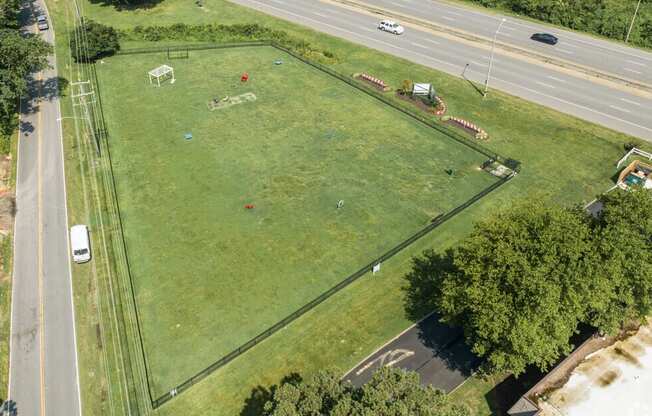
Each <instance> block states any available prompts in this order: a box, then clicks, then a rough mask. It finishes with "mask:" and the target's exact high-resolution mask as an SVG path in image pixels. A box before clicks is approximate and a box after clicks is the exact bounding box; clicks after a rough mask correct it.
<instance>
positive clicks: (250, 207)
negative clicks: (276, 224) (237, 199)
mask: <svg viewBox="0 0 652 416" xmlns="http://www.w3.org/2000/svg"><path fill="white" fill-rule="evenodd" d="M244 207H245V208H246V209H254V208H255V207H254V205H253V204H247V205H245V206H244Z"/></svg>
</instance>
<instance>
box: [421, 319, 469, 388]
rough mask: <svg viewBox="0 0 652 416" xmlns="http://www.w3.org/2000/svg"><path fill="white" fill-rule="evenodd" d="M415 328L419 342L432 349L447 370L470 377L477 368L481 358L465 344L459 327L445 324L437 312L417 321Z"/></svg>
mask: <svg viewBox="0 0 652 416" xmlns="http://www.w3.org/2000/svg"><path fill="white" fill-rule="evenodd" d="M417 329H418V331H419V332H418V336H419V340H420V341H421V343H422V344H423V345H424V346H426V347H427V348H429V349H430V350H432V352H433V355H434V356H436V357H437V358H438V359H439V360H440V361H442V362H443V363H444V365H445V366H446V368H448V369H449V370H452V371H456V372H458V373H460V374H462V375H463V376H465V377H470V376H471V375H472V374H473V373H474V372H475V371H476V370H477V369H478V368H479V366H480V363H481V362H482V359H481V358H480V357H478V356H477V355H475V354H474V353H473V352H472V351H471V348H470V347H469V346H468V345H467V344H466V339H465V337H464V332H463V330H462V328H461V327H454V326H449V325H446V324H445V323H442V322H441V321H440V318H439V315H438V314H436V313H433V314H432V315H430V316H428V317H427V318H426V319H424V320H423V321H421V322H419V323H418V324H417Z"/></svg>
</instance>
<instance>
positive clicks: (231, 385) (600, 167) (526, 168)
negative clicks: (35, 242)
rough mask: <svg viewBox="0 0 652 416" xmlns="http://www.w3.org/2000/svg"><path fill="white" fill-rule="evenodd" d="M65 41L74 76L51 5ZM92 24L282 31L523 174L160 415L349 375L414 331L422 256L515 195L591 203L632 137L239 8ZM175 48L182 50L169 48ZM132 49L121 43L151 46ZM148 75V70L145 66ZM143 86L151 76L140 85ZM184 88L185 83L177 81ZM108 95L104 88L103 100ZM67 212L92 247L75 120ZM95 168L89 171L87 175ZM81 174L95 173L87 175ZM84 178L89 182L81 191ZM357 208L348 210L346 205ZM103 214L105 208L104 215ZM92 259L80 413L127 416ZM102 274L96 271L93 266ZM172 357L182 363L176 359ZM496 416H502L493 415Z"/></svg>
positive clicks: (120, 14)
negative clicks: (412, 284)
mask: <svg viewBox="0 0 652 416" xmlns="http://www.w3.org/2000/svg"><path fill="white" fill-rule="evenodd" d="M47 3H48V7H49V9H50V12H51V13H52V16H53V23H54V25H53V26H54V27H55V30H56V32H57V38H56V39H57V45H56V46H57V56H58V66H59V71H60V74H61V75H62V76H64V77H66V78H68V79H74V76H73V75H72V74H71V73H70V68H72V67H74V66H71V65H70V60H69V58H68V57H69V54H68V43H67V42H68V37H67V30H68V29H69V28H70V27H71V23H70V22H71V16H73V15H74V13H75V12H74V10H72V9H71V7H70V3H69V2H61V1H55V0H47ZM80 3H81V5H82V7H83V12H84V13H85V15H86V16H87V17H89V18H92V19H94V20H96V21H100V22H102V23H105V24H109V25H113V26H115V27H119V28H121V29H128V28H130V27H133V26H135V25H143V24H172V23H176V22H185V23H189V24H190V23H192V24H196V23H223V24H231V23H254V22H255V23H259V24H263V25H266V26H269V27H273V28H275V29H280V30H285V31H287V32H288V33H290V34H291V35H292V36H295V37H298V38H301V39H305V40H307V41H308V42H311V43H312V44H313V45H315V46H316V47H319V48H324V49H327V50H330V51H332V52H333V53H334V54H335V56H336V57H337V59H336V62H335V63H334V64H333V65H332V66H333V68H335V69H336V70H338V71H339V72H342V73H345V74H351V73H354V72H363V71H364V72H369V73H371V74H373V75H375V76H378V77H380V78H383V79H384V80H386V81H387V82H389V83H390V84H391V85H392V86H394V87H396V86H399V85H400V82H401V81H402V80H403V79H406V78H410V79H413V80H423V81H430V82H432V83H433V84H435V85H436V86H437V88H438V91H439V92H440V93H441V94H442V95H443V97H444V99H445V100H446V103H447V105H448V106H449V114H451V115H456V116H460V117H463V118H466V119H469V120H471V121H473V122H475V123H476V124H479V125H480V126H481V127H483V128H484V129H485V130H487V131H488V132H489V134H490V139H489V142H488V143H487V146H489V147H490V148H492V149H495V150H496V151H498V152H500V153H503V154H506V155H509V156H511V157H514V158H516V159H519V160H520V161H522V162H523V170H522V172H521V174H520V175H519V176H518V177H517V178H516V179H515V180H513V181H512V182H511V183H510V184H509V185H508V186H506V187H503V188H501V189H499V190H498V191H496V192H495V193H493V194H492V196H490V197H489V198H485V199H484V200H483V201H481V202H480V203H478V204H476V205H474V206H472V207H470V208H469V209H468V210H466V211H464V212H463V213H462V214H460V215H459V216H458V217H456V218H454V219H453V220H451V221H449V222H448V223H446V224H444V225H443V226H442V227H440V228H438V229H437V231H436V232H433V233H431V234H429V235H428V236H426V237H424V238H423V239H422V240H420V241H418V242H417V243H416V244H415V245H413V246H412V247H410V248H408V249H406V250H405V251H404V252H402V253H400V254H399V255H397V256H396V257H394V258H392V259H391V260H390V261H389V262H386V263H385V264H384V265H383V271H382V273H381V275H379V276H376V277H374V278H369V279H367V278H364V279H361V280H359V281H357V282H355V283H354V284H352V285H351V286H349V287H348V288H347V289H346V290H343V291H341V292H340V293H338V294H337V295H335V296H334V297H332V298H331V299H330V300H329V301H328V302H326V303H324V304H321V305H320V306H318V307H317V308H316V309H315V310H314V311H313V312H310V313H308V314H307V315H305V316H304V317H302V318H301V319H299V320H297V321H295V322H294V323H293V324H292V325H290V326H288V327H287V328H285V329H284V330H283V331H280V332H279V333H277V334H276V335H274V336H272V337H271V338H269V339H268V340H266V341H265V342H264V344H263V345H264V348H254V349H253V350H251V351H249V352H247V353H246V354H245V355H243V356H242V357H240V358H239V359H237V360H235V361H233V362H231V363H230V364H229V365H227V366H225V367H224V368H222V369H220V370H219V371H217V372H215V373H214V374H213V375H211V376H210V377H208V378H207V379H206V380H204V381H203V382H201V383H199V384H197V385H196V386H194V387H193V388H192V389H190V390H188V391H187V392H184V393H183V394H181V395H180V396H178V397H176V398H174V399H173V400H172V401H170V402H169V403H168V404H166V405H164V406H163V407H162V408H160V409H158V410H157V411H156V412H154V413H155V414H156V415H164V416H177V415H179V414H183V415H197V416H199V415H201V416H205V415H223V416H233V415H238V414H242V415H257V414H259V412H257V409H259V406H260V404H261V403H262V402H263V401H264V399H265V398H266V397H267V395H268V393H269V389H270V387H271V386H273V385H274V384H276V383H278V382H279V381H280V380H281V379H282V378H283V377H285V376H287V375H288V374H290V373H295V372H296V373H299V374H301V375H302V376H304V377H305V376H308V375H310V374H311V373H313V372H314V371H316V370H318V369H321V368H324V367H329V366H330V367H335V368H336V369H339V370H340V371H342V373H343V372H344V371H346V370H347V369H348V368H350V367H352V366H353V365H354V364H356V363H357V362H359V361H360V360H361V359H362V358H364V357H365V356H366V355H368V354H369V353H370V352H372V351H373V350H374V349H375V348H377V347H379V346H380V345H382V344H383V343H384V342H385V341H386V340H387V339H389V338H391V337H393V336H395V335H396V334H397V333H398V332H400V331H401V330H403V329H404V328H405V327H407V326H408V325H409V324H410V323H411V320H410V319H409V318H408V317H406V314H405V311H404V307H403V296H404V294H403V292H402V290H401V287H402V286H403V285H404V284H405V281H404V279H403V276H404V275H405V273H407V272H408V271H409V269H410V266H411V258H412V256H415V255H419V253H421V252H422V251H423V250H425V249H435V250H437V251H440V250H443V249H445V248H446V247H450V246H451V245H454V244H455V243H456V242H457V241H459V239H460V238H463V237H464V236H465V235H466V234H467V233H468V232H469V231H470V229H471V227H472V225H473V222H475V221H477V220H478V219H481V218H483V217H485V216H486V215H487V214H488V213H490V212H492V211H495V210H497V209H500V208H501V207H502V206H505V205H508V204H510V201H512V200H514V199H515V198H539V199H542V200H543V199H544V198H548V199H550V200H553V201H556V202H559V203H562V204H575V203H582V202H588V201H589V200H591V199H593V197H594V196H595V195H596V194H597V193H599V192H602V191H604V190H605V189H607V188H608V187H610V186H612V185H613V182H612V181H611V178H612V177H613V175H614V174H615V162H616V161H617V160H618V159H619V158H620V157H621V156H622V154H623V148H622V144H623V143H624V142H625V141H629V140H631V138H630V137H628V136H626V135H623V134H620V133H617V132H614V131H611V130H609V129H606V128H603V127H600V126H597V125H593V124H590V123H587V122H584V121H582V120H579V119H576V118H574V117H571V116H567V115H564V114H561V113H559V112H556V111H553V110H551V109H548V108H544V107H542V106H539V105H535V104H532V103H529V102H527V101H524V100H521V99H518V98H515V97H512V96H509V95H507V94H503V93H501V92H499V91H492V93H491V94H490V95H489V96H488V98H487V99H484V100H483V99H481V98H480V97H479V96H478V95H477V93H476V92H475V90H474V89H473V88H472V87H471V86H470V85H469V84H468V83H467V82H466V81H464V80H461V79H458V78H456V77H452V76H449V75H447V74H444V73H442V72H439V71H437V70H436V69H432V68H427V67H424V66H420V65H415V64H414V63H412V62H409V61H406V60H403V59H400V58H396V57H394V56H391V55H388V54H385V53H382V52H379V51H375V50H373V49H369V48H365V47H362V46H360V45H356V44H353V43H350V42H347V41H344V40H341V39H338V38H335V37H332V36H327V35H324V34H322V33H318V32H315V31H313V30H310V29H307V28H305V27H302V26H300V25H295V24H292V23H288V22H286V21H283V20H279V19H275V18H273V17H270V16H267V15H264V14H261V13H258V12H255V11H253V10H251V9H247V8H243V7H239V6H236V5H234V4H232V3H229V2H228V1H225V0H205V1H204V4H205V7H204V8H203V9H199V8H197V7H196V6H195V5H194V3H193V2H188V1H186V0H164V1H162V2H161V3H159V4H157V5H156V6H155V7H151V8H146V9H139V10H123V11H119V10H116V9H115V8H113V7H109V6H103V5H102V3H89V2H88V1H81V2H80ZM167 43H180V42H179V41H173V42H171V41H167ZM148 45H156V44H152V43H149V44H148V43H142V42H137V43H135V42H130V43H128V44H125V45H123V46H124V47H129V46H148ZM148 69H149V68H148ZM141 80H142V82H146V77H145V75H144V73H143V74H142V78H141ZM179 82H181V81H179ZM105 92H107V93H108V91H105ZM62 106H63V111H64V115H71V112H72V106H71V105H70V101H69V100H64V101H63V102H62ZM63 124H64V143H65V151H66V175H67V187H68V198H69V200H68V206H69V210H70V213H69V215H70V216H71V221H76V222H87V223H90V224H94V226H95V227H96V229H97V230H98V232H97V233H94V237H93V238H94V246H95V247H99V245H100V243H101V240H97V238H98V235H99V230H100V229H101V228H100V227H101V221H100V220H98V214H97V213H96V211H95V208H94V203H93V204H91V207H90V208H91V209H90V210H89V207H88V206H87V203H88V200H89V201H90V202H93V201H95V196H96V194H97V193H98V192H100V193H101V191H98V189H97V188H96V187H94V186H93V181H92V180H91V179H92V175H89V174H88V172H93V168H92V167H93V166H95V165H96V164H97V163H96V162H97V161H96V160H95V155H94V153H93V151H92V148H91V147H90V145H85V146H79V140H78V139H77V137H78V136H77V135H76V131H75V129H74V126H73V123H72V121H71V120H68V119H67V120H64V122H63ZM89 166H90V168H89ZM84 169H86V172H87V174H86V175H84ZM85 181H86V184H85V183H84V182H85ZM348 205H349V204H348V203H347V206H348ZM98 211H99V210H98ZM100 254H101V253H99V252H98V251H97V250H96V251H95V255H96V256H95V260H96V262H94V263H92V264H90V265H89V266H88V267H86V268H83V270H81V269H75V270H73V278H74V280H73V284H74V293H75V307H76V309H77V313H76V316H77V334H78V344H79V358H80V379H81V390H82V404H83V406H84V413H85V414H93V415H100V414H107V415H114V414H125V412H124V411H123V410H121V409H123V406H124V404H125V402H126V397H127V395H126V393H125V391H126V390H127V388H126V387H123V384H124V382H125V381H124V380H123V379H124V372H123V370H122V369H121V366H120V363H119V361H120V358H121V351H124V349H123V350H121V347H120V342H124V341H125V339H123V338H122V337H119V336H117V335H116V334H115V333H114V332H113V331H114V330H113V327H114V326H116V325H118V324H119V318H118V317H117V316H116V314H115V309H114V308H115V307H116V305H115V302H117V304H118V306H119V299H116V298H115V297H114V295H113V294H112V293H111V288H110V285H111V281H112V280H111V276H112V273H114V270H113V266H114V265H113V264H112V259H111V257H110V256H109V258H106V256H103V255H102V256H100ZM96 268H97V269H96ZM169 359H170V360H173V359H175V358H172V357H171V358H169ZM493 384H494V383H492V382H491V381H489V382H485V381H481V380H477V379H471V380H470V382H467V383H466V384H464V385H463V386H462V387H461V388H460V389H458V390H457V391H456V392H455V393H454V396H453V397H454V398H455V399H456V400H459V402H461V403H466V404H467V405H469V406H470V407H472V408H473V414H474V415H478V416H488V415H490V414H492V411H493V412H495V411H496V410H495V409H493V406H492V405H491V404H490V401H491V400H490V398H489V397H488V396H487V392H489V391H491V390H492V385H493ZM495 414H498V413H495Z"/></svg>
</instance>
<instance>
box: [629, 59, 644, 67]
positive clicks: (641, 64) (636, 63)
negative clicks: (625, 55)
mask: <svg viewBox="0 0 652 416" xmlns="http://www.w3.org/2000/svg"><path fill="white" fill-rule="evenodd" d="M627 62H629V63H630V64H632V65H638V66H647V65H646V64H644V63H643V62H637V61H632V60H631V59H627Z"/></svg>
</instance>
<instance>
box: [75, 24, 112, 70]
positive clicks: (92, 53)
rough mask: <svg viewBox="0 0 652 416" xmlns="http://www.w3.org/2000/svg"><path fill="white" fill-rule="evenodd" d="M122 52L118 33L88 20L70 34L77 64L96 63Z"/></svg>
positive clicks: (109, 27)
mask: <svg viewBox="0 0 652 416" xmlns="http://www.w3.org/2000/svg"><path fill="white" fill-rule="evenodd" d="M119 50H120V41H119V39H118V32H117V31H116V30H115V29H114V28H112V27H111V26H106V25H103V24H101V23H97V22H94V21H92V20H86V21H85V22H84V24H82V25H79V26H77V27H75V28H74V29H73V31H72V32H71V33H70V53H71V55H72V57H73V59H74V60H75V62H94V61H96V60H97V59H100V58H102V57H105V56H109V55H113V54H114V53H116V52H117V51H119Z"/></svg>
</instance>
